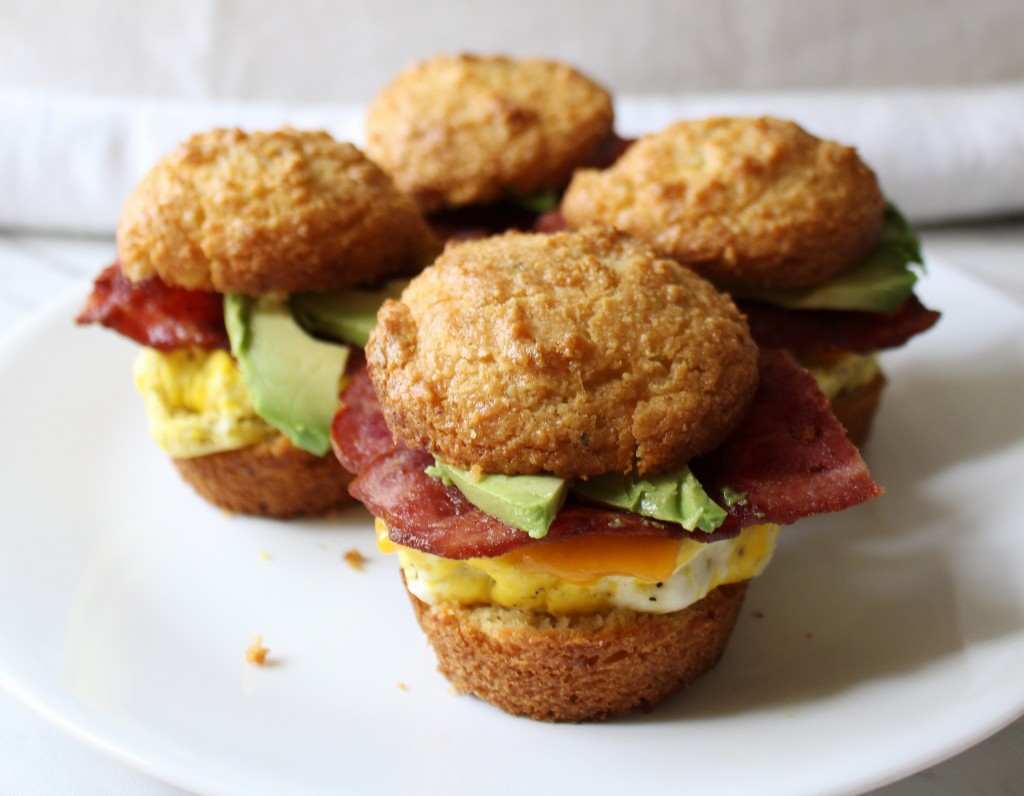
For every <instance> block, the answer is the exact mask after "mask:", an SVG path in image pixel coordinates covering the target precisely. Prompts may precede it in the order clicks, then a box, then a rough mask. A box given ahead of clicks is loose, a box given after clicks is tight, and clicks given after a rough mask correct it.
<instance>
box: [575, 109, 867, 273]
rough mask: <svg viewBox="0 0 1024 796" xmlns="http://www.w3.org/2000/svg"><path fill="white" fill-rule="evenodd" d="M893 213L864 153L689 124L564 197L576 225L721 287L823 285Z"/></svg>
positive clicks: (749, 129) (794, 132) (587, 178)
mask: <svg viewBox="0 0 1024 796" xmlns="http://www.w3.org/2000/svg"><path fill="white" fill-rule="evenodd" d="M884 213H885V203H884V197H883V195H882V192H881V189H880V188H879V185H878V181H877V179H876V177H875V175H874V173H873V172H872V171H871V170H870V169H869V168H868V167H867V166H866V165H865V164H864V162H863V161H862V160H861V159H860V158H859V157H858V155H857V153H856V151H855V150H853V149H852V148H850V147H846V146H841V145H840V144H837V143H835V142H832V141H825V140H822V139H820V138H817V137H815V136H813V135H810V134H809V133H807V132H805V131H804V130H803V129H802V128H800V127H799V126H798V125H796V124H794V123H793V122H790V121H785V120H780V119H773V118H758V119H754V118H712V119H703V120H699V121H683V122H678V123H676V124H673V125H671V126H670V127H668V128H667V129H665V130H663V131H662V132H660V133H656V134H653V135H649V136H647V137H645V138H642V139H641V140H640V141H638V142H637V143H635V144H634V145H633V146H632V147H630V149H629V150H627V151H626V153H625V154H624V155H623V156H622V157H621V158H620V159H619V160H618V161H617V162H616V163H615V164H614V165H613V166H612V167H611V168H609V169H607V170H605V171H596V170H592V169H591V170H582V171H578V172H577V173H576V175H575V176H574V177H573V180H572V183H571V184H570V186H569V188H568V190H567V191H566V194H565V197H564V200H563V203H562V214H563V215H564V217H565V218H566V220H567V221H568V222H569V224H570V225H571V226H576V227H578V226H582V225H584V224H588V223H603V224H610V225H612V226H615V227H618V228H619V229H623V230H626V231H627V232H631V233H633V234H634V235H636V236H637V237H640V238H642V239H643V240H646V241H647V242H648V243H650V244H651V245H652V246H654V247H655V248H656V249H657V250H658V251H660V252H662V253H664V254H667V255H669V256H671V257H674V258H675V259H677V260H679V261H680V262H682V263H685V264H688V265H690V266H692V267H693V268H695V269H696V270H697V271H699V272H700V273H702V274H703V275H704V276H706V277H708V278H709V279H711V280H713V281H714V282H716V283H719V284H721V285H729V284H730V283H737V282H738V283H744V284H751V285H759V286H777V287H797V286H806V285H813V284H817V283H820V282H824V281H826V280H828V279H829V278H831V277H832V276H834V275H836V274H838V273H841V272H842V271H845V270H846V269H848V268H850V267H851V266H853V265H855V264H856V263H858V262H859V261H860V260H861V259H862V258H863V257H864V256H865V255H866V254H867V253H868V252H869V251H870V250H871V248H872V247H873V246H874V245H875V244H876V243H877V242H878V238H879V235H880V234H881V230H882V223H883V220H884Z"/></svg>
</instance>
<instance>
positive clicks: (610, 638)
mask: <svg viewBox="0 0 1024 796" xmlns="http://www.w3.org/2000/svg"><path fill="white" fill-rule="evenodd" d="M746 586H747V584H746V583H745V582H744V583H735V584H730V585H726V586H719V587H718V588H717V589H715V590H714V591H712V592H711V593H710V594H708V595H707V596H706V597H705V598H704V599H703V600H700V601H699V602H697V603H695V604H693V605H691V606H689V607H688V608H685V609H683V610H682V611H676V612H675V613H671V614H641V613H637V612H635V611H629V610H624V609H619V610H615V611H612V612H610V613H607V614H597V615H584V616H574V617H553V616H550V615H548V614H537V613H533V612H530V611H519V610H515V609H508V608H494V607H479V608H463V607H461V606H458V605H452V604H441V605H435V606H431V605H427V604H426V603H423V602H421V601H420V600H419V599H417V598H416V597H415V596H413V595H412V594H410V595H409V597H410V599H411V600H412V604H413V608H414V610H415V612H416V618H417V619H418V620H419V623H420V627H421V628H423V631H424V633H425V634H426V636H427V638H428V639H429V641H430V644H431V646H432V647H433V648H434V652H435V654H436V655H437V660H438V668H439V669H440V671H441V673H442V674H443V675H444V676H445V677H447V678H448V680H449V681H450V682H451V683H452V685H453V686H454V687H455V688H456V689H457V690H459V691H462V692H464V693H469V694H474V695H476V696H477V697H479V698H480V699H483V700H485V701H487V702H490V703H491V704H493V705H496V706H498V707H500V708H501V709H502V710H505V711H507V712H509V713H513V714H515V715H519V716H528V717H530V718H531V719H537V720H540V721H562V722H570V721H571V722H579V721H600V720H604V719H607V718H609V717H611V716H615V715H618V714H622V713H626V712H628V711H629V710H632V709H633V708H637V707H639V708H643V709H646V710H649V709H651V708H653V707H655V706H656V705H657V704H658V703H659V702H661V701H662V700H664V699H665V698H667V697H669V696H671V695H672V694H674V693H676V692H677V691H679V690H680V689H682V688H684V687H685V686H687V685H689V684H690V683H692V682H693V681H694V680H696V679H697V678H698V677H700V675H702V674H703V673H705V672H706V671H708V670H709V669H711V668H712V667H713V666H714V665H715V664H716V663H717V662H718V660H719V659H720V658H721V655H722V653H723V651H724V650H725V646H726V644H727V642H728V640H729V636H730V634H731V633H732V629H733V626H734V625H735V623H736V619H737V617H738V615H739V611H740V608H741V606H742V604H743V598H744V595H745V594H746Z"/></svg>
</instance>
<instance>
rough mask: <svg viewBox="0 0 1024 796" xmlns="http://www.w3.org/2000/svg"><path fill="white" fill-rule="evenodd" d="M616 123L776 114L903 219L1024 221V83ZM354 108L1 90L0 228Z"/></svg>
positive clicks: (690, 99) (661, 112)
mask: <svg viewBox="0 0 1024 796" xmlns="http://www.w3.org/2000/svg"><path fill="white" fill-rule="evenodd" d="M617 114H618V116H617V122H616V126H617V129H618V130H619V132H620V133H621V134H623V135H641V134H643V133H645V132H652V131H656V130H659V129H661V128H662V127H664V126H665V125H667V124H669V123H671V122H673V121H676V120H677V119H681V118H695V117H701V116H708V115H715V114H744V115H755V114H771V115H775V116H781V117H785V118H790V119H794V120H796V121H797V122H799V123H800V124H802V125H803V126H804V127H805V128H807V129H808V130H809V131H811V132H813V133H815V134H816V135H820V136H822V137H826V138H833V139H835V140H837V141H841V142H843V143H846V144H851V145H854V146H856V147H857V148H858V150H859V151H860V152H861V154H862V156H863V157H864V158H865V160H866V161H867V162H868V163H869V164H870V165H871V166H872V167H873V168H874V169H875V171H876V172H877V173H878V175H879V178H880V180H881V182H882V186H883V189H884V190H885V192H886V194H887V195H888V196H889V197H890V198H891V199H892V200H893V201H895V202H896V203H897V204H898V205H899V206H900V207H901V208H902V209H903V211H904V212H905V213H906V214H907V215H908V216H909V217H910V218H911V220H913V221H915V222H918V223H922V222H937V221H947V220H954V219H973V218H981V217H986V216H1002V215H1010V214H1015V213H1020V212H1024V85H1000V86H987V87H982V88H962V89H929V90H910V89H906V90H899V91H895V90H879V91H873V92H865V91H857V92H843V93H836V92H800V93H785V94H779V93H772V94H756V95H755V94H749V95H747V94H744V95H716V96H694V95H687V96H683V95H680V96H657V97H622V98H620V99H619V100H618V102H617ZM362 121H363V109H362V108H359V107H352V106H331V105H313V106H311V105H289V104H267V103H242V102H238V103H226V102H209V103H194V102H189V103H171V102H157V101H136V100H128V99H99V98H94V97H70V96H53V95H38V94H13V95H12V94H0V228H8V229H27V230H34V231H41V232H61V233H89V234H103V235H107V234H111V233H112V232H113V230H114V227H115V225H116V222H117V218H118V215H119V213H120V208H121V204H122V203H123V201H124V199H125V197H126V196H127V195H128V193H129V192H130V191H131V189H132V187H133V186H134V185H135V183H136V182H137V181H138V180H139V178H140V177H141V176H142V175H143V174H144V173H145V172H146V171H147V170H148V169H149V167H150V166H151V165H152V164H153V162H154V161H155V160H156V159H157V158H158V157H159V156H160V155H162V154H164V153H165V152H168V151H170V150H171V149H173V148H174V146H175V145H176V144H177V143H178V142H179V141H181V140H182V139H184V138H186V137H187V136H188V135H190V134H191V133H193V132H197V131H200V130H205V129H209V128H211V127H215V126H237V127H241V128H243V129H248V130H255V129H272V128H275V127H279V126H282V125H285V124H288V125H291V126H293V127H299V128H322V129H326V130H328V131H329V132H331V133H332V134H333V135H335V136H336V137H338V138H340V139H343V140H349V141H353V142H355V143H359V142H360V141H361V140H362Z"/></svg>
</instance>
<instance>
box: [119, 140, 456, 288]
mask: <svg viewBox="0 0 1024 796" xmlns="http://www.w3.org/2000/svg"><path fill="white" fill-rule="evenodd" d="M117 246H118V254H119V257H120V261H121V267H122V269H123V270H124V272H125V274H126V275H127V276H128V277H129V278H130V279H133V280H140V279H144V278H146V277H150V276H153V275H158V276H160V277H161V278H162V279H163V280H164V281H166V282H168V283H170V284H173V285H178V286H181V287H186V288H191V289H194V290H210V291H216V292H222V293H226V292H239V293H246V294H250V295H259V294H262V293H267V292H271V291H278V292H285V293H291V292H297V291H326V290H333V289H337V288H343V287H350V286H352V285H357V284H365V283H368V282H374V281H377V280H378V279H380V278H382V277H384V276H386V275H388V274H390V273H393V272H394V271H396V270H401V269H406V270H407V269H409V268H410V267H417V268H418V267H421V266H423V265H425V264H426V263H427V262H429V260H430V259H431V258H432V257H433V255H434V254H436V252H437V248H438V244H437V242H436V241H435V239H434V237H433V234H432V233H431V232H430V231H429V229H428V228H427V226H426V223H425V222H424V221H423V219H422V217H421V215H420V213H419V210H418V208H417V207H416V206H415V204H414V203H413V202H412V201H411V200H410V199H409V198H408V197H406V196H405V195H403V194H402V193H400V192H399V191H398V190H397V189H396V188H395V187H394V185H393V183H392V182H391V180H390V178H388V176H387V175H386V174H385V173H384V172H383V171H381V169H380V168H379V167H377V166H376V165H375V164H374V163H372V162H371V161H370V160H369V159H368V158H367V157H366V156H364V155H363V154H362V153H361V152H360V151H359V150H358V149H356V147H354V146H352V145H351V144H347V143H341V142H338V141H335V140H334V139H333V138H331V137H330V136H329V135H328V134H327V133H325V132H309V131H299V130H291V129H284V130H278V131H275V132H257V133H252V134H247V133H244V132H242V131H240V130H212V131H210V132H206V133H201V134H198V135H194V136H192V137H191V138H189V139H188V140H187V141H185V142H184V143H182V144H181V145H180V146H179V147H178V148H177V149H176V150H175V151H174V152H171V153H170V154H169V155H166V156H165V157H164V158H162V159H161V160H160V161H159V162H158V163H157V164H156V165H155V166H154V167H153V169H152V170H151V171H150V172H149V173H148V174H147V175H146V176H145V177H144V178H143V179H142V181H141V182H140V183H139V185H138V186H137V187H136V189H135V190H134V192H133V193H132V194H131V196H129V198H128V200H127V202H126V203H125V206H124V210H123V212H122V215H121V220H120V223H119V225H118V230H117Z"/></svg>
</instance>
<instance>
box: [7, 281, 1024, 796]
mask: <svg viewBox="0 0 1024 796" xmlns="http://www.w3.org/2000/svg"><path fill="white" fill-rule="evenodd" d="M921 294H922V296H923V298H924V299H925V301H926V303H928V304H930V305H932V306H936V307H940V308H942V309H943V310H944V312H945V317H944V318H943V320H942V321H941V323H940V324H939V326H938V327H936V328H935V329H934V330H933V331H932V332H930V333H929V334H927V335H925V336H922V337H921V338H919V339H917V340H915V341H914V342H913V344H912V345H910V346H908V347H906V348H905V349H904V350H901V351H897V352H894V353H892V354H890V355H887V356H886V359H885V363H886V368H887V370H888V372H889V374H890V378H891V383H890V387H889V391H888V394H887V395H886V397H885V402H884V404H883V407H882V411H881V414H880V416H879V418H878V421H877V425H876V427H875V432H874V437H873V439H872V442H871V444H870V446H869V448H868V450H867V452H866V455H867V458H868V460H869V462H870V463H871V464H872V466H873V470H874V473H875V476H876V478H877V479H878V480H879V481H881V482H882V483H883V484H885V485H886V486H887V487H888V492H887V493H886V494H885V495H884V496H883V497H882V498H881V499H879V500H877V501H875V502H873V503H871V504H869V505H866V506H862V507H860V508H858V509H856V510H854V511H850V512H847V513H846V514H844V515H842V516H837V517H834V518H826V519H818V520H815V521H808V522H804V523H800V524H799V525H797V526H796V527H793V528H789V529H786V530H785V531H784V532H783V540H782V544H781V547H780V550H779V552H778V555H777V557H776V560H775V561H774V563H773V564H772V566H771V567H769V570H768V572H767V573H766V574H765V575H764V576H763V577H762V578H761V579H760V580H759V581H757V582H756V583H755V585H754V586H753V587H752V589H751V591H750V595H749V598H748V601H747V604H746V606H745V609H744V611H743V614H742V617H741V620H740V622H739V625H738V627H737V630H736V633H735V635H734V636H733V639H732V642H731V645H730V647H729V649H728V651H727V653H726V656H725V658H724V660H723V661H722V663H721V664H720V665H719V667H718V668H717V669H716V670H715V671H714V672H712V673H711V674H710V675H708V676H707V677H705V678H704V679H703V680H702V681H700V682H699V683H698V684H697V685H696V686H694V687H693V688H692V689H690V690H689V691H688V692H687V693H684V694H682V695H680V696H679V697H678V698H676V699H674V700H672V701H671V702H669V703H668V704H666V705H664V706H663V707H662V708H661V709H660V710H658V711H656V712H654V713H652V714H649V715H639V716H635V717H631V718H628V719H625V720H620V721H615V722H611V723H608V724H600V725H590V726H586V725H579V726H551V725H546V724H538V723H534V722H530V721H527V720H522V719H515V718H511V717H509V716H506V715H505V714H503V713H501V712H499V711H498V710H495V709H493V708H491V707H488V706H487V705H485V704H482V703H479V702H477V701H476V700H474V699H472V698H469V697H463V696H456V695H454V694H452V693H451V692H450V690H449V688H448V685H447V683H446V682H445V681H444V680H443V679H442V678H441V677H440V675H438V674H437V673H436V671H435V668H434V661H433V657H432V654H431V652H430V650H429V649H428V647H427V646H426V643H425V641H424V639H423V637H422V635H421V634H420V632H419V630H418V628H417V627H416V626H415V623H414V620H413V618H412V615H411V610H410V608H409V606H408V604H407V602H406V598H405V595H404V592H403V589H402V587H401V585H400V583H399V579H398V575H397V568H396V564H395V562H394V561H393V560H390V559H387V558H385V557H383V556H381V555H379V554H378V553H377V552H376V549H375V545H374V541H373V535H372V529H371V524H370V521H369V518H368V517H367V515H365V514H364V513H363V512H362V510H360V509H359V508H353V509H351V510H349V511H346V512H345V513H344V514H343V515H342V516H340V517H338V518H336V519H333V520H322V521H315V522H300V523H290V524H283V523H274V522H266V521H255V520H249V519H240V518H235V517H229V516H226V515H224V514H222V513H221V512H219V511H217V510H215V509H212V508H210V507H208V506H206V505H205V504H204V503H202V502H201V501H200V500H198V499H197V498H196V497H194V495H193V494H192V493H191V492H190V490H189V489H188V488H187V487H185V486H183V485H182V483H181V482H180V481H179V480H178V478H177V475H176V474H175V472H174V470H173V469H172V467H171V465H170V463H169V462H168V461H167V460H166V459H165V458H164V456H163V455H162V454H161V453H160V452H159V451H158V450H157V449H156V448H155V446H153V445H152V444H151V443H150V441H149V439H148V437H147V435H146V431H145V424H144V418H143V414H142V409H141V406H140V401H139V399H138V398H137V396H136V395H135V394H134V391H133V388H132V384H131V378H130V362H131V359H132V357H133V354H134V346H133V345H131V344H130V343H127V342H125V341H123V340H121V339H119V338H118V337H117V336H116V335H114V334H111V333H109V332H105V331H103V330H99V329H80V328H76V327H74V326H73V325H72V324H71V321H70V318H71V316H72V315H73V314H74V311H75V310H76V309H77V307H78V305H79V303H80V301H81V300H82V298H83V293H81V292H79V293H76V294H75V295H74V296H71V297H68V298H67V299H66V300H64V301H63V302H61V303H59V304H58V305H56V306H54V307H53V308H52V309H50V310H49V311H48V312H47V313H45V314H43V315H41V316H39V317H37V318H36V319H34V321H33V322H32V323H30V324H29V325H27V326H23V327H22V328H21V329H20V330H19V331H18V333H17V334H15V335H14V336H12V337H9V338H8V339H7V340H6V341H5V342H4V344H3V345H2V347H0V384H2V385H3V390H2V391H0V440H2V441H3V442H2V457H0V468H2V473H0V475H2V477H0V517H2V524H0V682H2V683H3V684H4V685H5V686H7V687H8V688H9V689H11V690H12V691H13V692H14V693H16V694H17V695H18V696H20V697H21V698H22V699H23V700H24V701H26V702H27V703H28V704H29V705H31V706H32V707H34V708H35V709H36V710H38V711H39V712H40V713H42V714H43V715H45V716H47V717H48V718H50V719H51V720H53V721H55V722H56V723H58V724H59V725H61V726H62V727H64V728H66V729H67V730H69V731H71V732H73V733H75V734H76V735H78V736H79V737H81V738H83V739H85V740H86V741H88V742H89V743H91V744H93V745H95V746H96V747H98V748H100V749H101V750H103V751H105V752H107V753H109V754H111V755H114V756H116V757H117V758H120V759H122V760H125V761H127V762H129V763H130V764H132V765H134V766H137V767H138V768H140V769H142V770H144V771H146V772H148V773H150V774H152V775H154V776H156V777H159V778H161V779H164V780H166V781H169V782H172V783H174V784H176V785H179V786H182V787H185V788H188V789H191V790H195V791H198V792H201V793H218V794H260V793H267V794H281V793H288V794H327V793H353V794H355V793H376V794H384V793H411V792H415V793H418V794H424V795H426V794H445V796H455V795H456V794H463V793H466V794H469V793H474V794H475V793H478V792H481V791H485V792H489V793H517V794H518V793H529V792H535V791H539V792H556V791H558V792H562V793H607V792H612V791H613V790H614V791H616V792H620V793H621V792H630V791H637V790H643V791H645V792H657V791H659V790H661V789H671V790H672V791H678V790H682V789H685V790H686V791H687V792H691V793H701V794H704V795H705V796H708V795H710V794H718V793H736V792H746V793H755V792H756V793H759V794H786V795H787V796H796V795H798V794H810V793H814V794H821V793H852V792H857V791H861V790H865V789H868V788H871V787H875V786H879V785H882V784H884V783H886V782H889V781H892V780H894V779H897V778H899V777H902V776H905V775H908V774H910V773H913V772H915V771H917V770H920V769H922V768H924V767H926V766H928V765H930V764H933V763H936V762H938V761H939V760H941V759H943V758H945V757H948V756H951V755H953V754H955V753H957V752H959V751H961V750H962V749H965V748H966V747H968V746H970V745H972V744H973V743H976V742H977V741H979V740H981V739H982V738H984V737H986V736H987V735H989V734H991V733H993V732H995V731H997V730H998V729H1000V728H1001V727H1003V726H1005V725H1006V724H1008V723H1009V722H1011V721H1012V720H1013V719H1014V718H1015V717H1017V716H1018V715H1020V714H1021V713H1022V711H1024V677H1022V676H1021V672H1022V671H1024V594H1022V589H1024V533H1022V532H1021V523H1020V495H1019V491H1020V488H1021V485H1022V480H1021V474H1022V473H1024V409H1022V401H1021V396H1022V395H1024V312H1021V310H1020V309H1018V308H1016V307H1015V306H1014V305H1012V304H1010V303H1009V302H1007V301H1005V300H1003V299H1001V298H1000V297H999V296H997V295H995V294H994V293H993V292H991V291H990V290H988V289H986V288H982V287H980V286H978V285H977V284H975V283H973V282H971V281H968V280H966V279H965V278H963V277H961V276H959V275H957V274H956V273H955V272H953V271H951V270H949V269H946V268H942V267H940V266H938V265H934V266H932V267H931V275H930V277H929V278H927V279H926V280H925V282H924V283H923V285H922V287H921ZM353 548H355V549H358V550H360V551H361V552H362V553H363V554H364V555H366V556H367V557H368V558H369V562H368V563H367V565H366V567H365V569H364V571H362V572H358V571H355V570H353V569H352V568H351V567H349V566H348V565H346V564H345V563H344V561H343V555H344V553H345V552H346V551H347V550H350V549H353ZM257 633H259V634H262V635H263V637H264V640H265V643H266V644H267V645H268V646H269V647H270V650H271V662H272V663H271V665H269V666H266V667H264V668H255V667H252V666H249V665H247V664H245V663H244V662H243V658H244V652H245V649H246V647H247V646H248V644H249V642H250V640H251V639H252V637H253V636H254V635H255V634H257Z"/></svg>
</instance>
